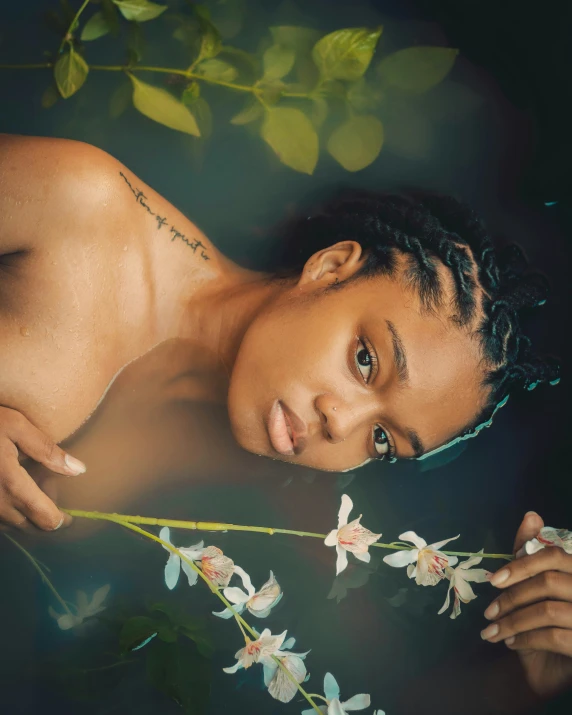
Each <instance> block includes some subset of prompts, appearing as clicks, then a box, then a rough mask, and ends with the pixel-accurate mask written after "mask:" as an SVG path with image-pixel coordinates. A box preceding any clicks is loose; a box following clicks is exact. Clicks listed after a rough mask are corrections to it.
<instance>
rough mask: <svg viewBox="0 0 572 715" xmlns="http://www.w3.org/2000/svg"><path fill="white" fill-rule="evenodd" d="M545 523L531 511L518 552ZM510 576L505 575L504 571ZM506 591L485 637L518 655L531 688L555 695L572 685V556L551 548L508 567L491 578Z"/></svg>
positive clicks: (492, 611) (498, 600) (494, 608)
mask: <svg viewBox="0 0 572 715" xmlns="http://www.w3.org/2000/svg"><path fill="white" fill-rule="evenodd" d="M543 526H544V522H543V521H542V519H541V518H540V516H538V514H536V513H535V512H528V514H526V516H525V517H524V519H523V521H522V524H521V525H520V528H519V530H518V533H517V535H516V539H515V542H514V553H515V554H516V553H517V552H518V551H519V549H520V548H521V547H522V546H523V544H524V543H525V542H526V541H528V540H529V539H532V538H534V537H535V536H536V535H537V534H538V532H539V531H540V529H541V528H542V527H543ZM505 574H506V575H505ZM491 583H492V585H493V586H496V587H498V588H499V589H501V591H502V593H501V595H500V596H498V597H497V598H496V599H495V600H494V601H493V602H492V603H491V605H490V606H489V607H488V608H487V610H486V611H485V617H486V618H488V619H489V620H492V621H493V623H492V624H491V625H489V626H488V627H487V628H486V629H485V630H484V631H482V633H481V635H482V637H483V638H484V639H485V640H489V641H491V642H492V643H497V642H499V641H503V640H504V641H505V644H506V645H507V646H508V647H509V648H510V649H511V650H514V651H516V652H517V653H518V656H519V658H520V662H521V665H522V667H523V669H524V672H525V675H526V679H527V681H528V684H529V686H530V688H531V689H532V690H533V691H534V692H535V693H537V694H538V695H539V696H541V697H551V696H553V695H556V694H557V693H559V692H561V691H563V690H565V689H566V688H567V687H569V686H571V685H572V555H570V554H567V553H566V552H565V551H564V550H563V549H561V548H559V547H556V546H549V547H547V548H545V549H542V550H541V551H538V552H537V553H535V554H532V555H530V556H523V557H521V558H518V559H516V560H515V561H512V562H511V563H510V564H508V565H507V566H503V567H502V568H501V569H499V570H498V571H497V572H496V573H495V574H494V575H493V576H492V577H491Z"/></svg>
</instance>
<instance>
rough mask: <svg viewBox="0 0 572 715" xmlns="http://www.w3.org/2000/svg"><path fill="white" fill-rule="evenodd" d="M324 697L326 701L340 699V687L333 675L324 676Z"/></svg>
mask: <svg viewBox="0 0 572 715" xmlns="http://www.w3.org/2000/svg"><path fill="white" fill-rule="evenodd" d="M324 695H325V696H326V700H333V699H334V698H339V697H340V686H339V685H338V683H337V681H336V679H335V678H334V676H333V675H332V674H331V673H326V675H324Z"/></svg>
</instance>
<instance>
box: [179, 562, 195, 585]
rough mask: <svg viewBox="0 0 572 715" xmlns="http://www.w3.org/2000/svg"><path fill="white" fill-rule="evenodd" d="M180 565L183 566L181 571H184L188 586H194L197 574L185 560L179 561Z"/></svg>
mask: <svg viewBox="0 0 572 715" xmlns="http://www.w3.org/2000/svg"><path fill="white" fill-rule="evenodd" d="M181 566H182V568H183V571H184V572H185V575H186V577H187V581H188V582H189V586H194V585H195V584H196V582H197V581H198V580H199V574H198V573H197V572H196V571H195V569H194V568H193V567H192V566H191V565H190V564H188V563H187V562H186V561H181Z"/></svg>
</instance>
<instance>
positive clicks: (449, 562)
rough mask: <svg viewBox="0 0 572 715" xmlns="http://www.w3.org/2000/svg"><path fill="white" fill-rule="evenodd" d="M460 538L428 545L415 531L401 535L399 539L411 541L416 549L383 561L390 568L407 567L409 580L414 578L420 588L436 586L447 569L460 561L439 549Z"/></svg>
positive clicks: (395, 554) (386, 557)
mask: <svg viewBox="0 0 572 715" xmlns="http://www.w3.org/2000/svg"><path fill="white" fill-rule="evenodd" d="M459 536H460V534H457V536H452V537H451V538H450V539H444V540H443V541H437V542H436V543H434V544H429V545H427V542H426V541H425V539H422V538H421V537H420V536H417V534H416V533H415V532H414V531H406V532H405V533H403V534H400V536H399V539H400V540H401V541H410V542H411V543H412V544H414V545H415V548H414V549H407V550H405V551H396V552H395V553H394V554H390V555H389V556H384V558H383V560H384V562H385V563H386V564H388V566H395V567H400V566H407V575H408V576H409V578H414V579H415V583H416V584H417V585H418V586H435V585H436V584H438V583H439V581H442V580H443V579H444V578H445V567H446V566H454V565H455V564H456V563H457V561H458V560H459V559H458V558H457V557H456V556H447V554H444V553H443V552H442V551H440V550H439V549H441V547H442V546H445V544H447V543H448V542H449V541H453V540H454V539H458V538H459ZM414 563H415V565H414Z"/></svg>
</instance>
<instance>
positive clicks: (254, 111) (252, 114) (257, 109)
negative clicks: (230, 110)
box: [230, 101, 264, 125]
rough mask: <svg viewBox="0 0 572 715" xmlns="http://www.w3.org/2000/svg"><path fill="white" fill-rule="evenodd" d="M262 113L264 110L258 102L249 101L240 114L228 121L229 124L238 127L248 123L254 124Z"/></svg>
mask: <svg viewBox="0 0 572 715" xmlns="http://www.w3.org/2000/svg"><path fill="white" fill-rule="evenodd" d="M263 111H264V110H263V109H262V105H261V104H260V102H258V101H254V102H252V101H250V102H249V103H248V104H247V105H246V107H245V108H244V109H243V110H242V111H241V112H239V113H238V114H235V115H234V117H233V118H232V119H231V120H230V123H231V124H238V125H241V124H250V122H254V121H256V120H257V119H258V118H259V117H261V116H262V114H263Z"/></svg>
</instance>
